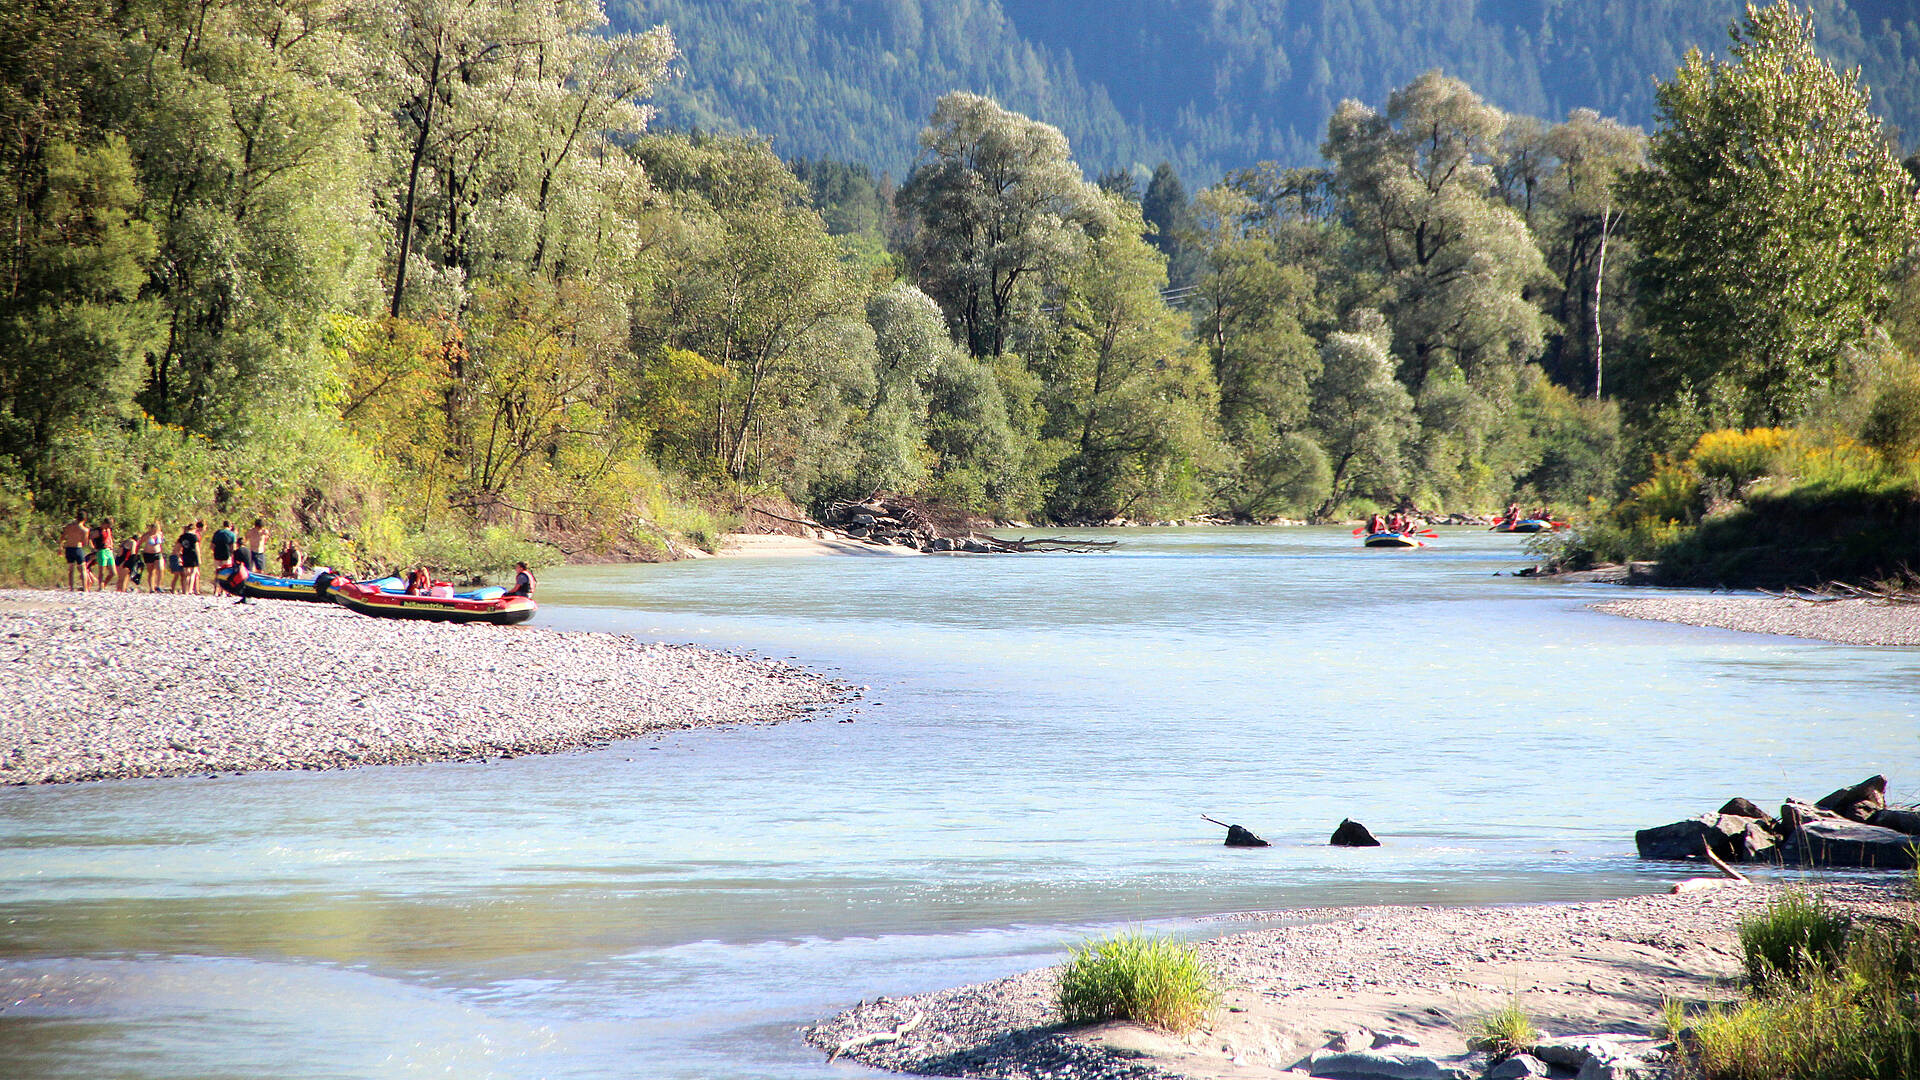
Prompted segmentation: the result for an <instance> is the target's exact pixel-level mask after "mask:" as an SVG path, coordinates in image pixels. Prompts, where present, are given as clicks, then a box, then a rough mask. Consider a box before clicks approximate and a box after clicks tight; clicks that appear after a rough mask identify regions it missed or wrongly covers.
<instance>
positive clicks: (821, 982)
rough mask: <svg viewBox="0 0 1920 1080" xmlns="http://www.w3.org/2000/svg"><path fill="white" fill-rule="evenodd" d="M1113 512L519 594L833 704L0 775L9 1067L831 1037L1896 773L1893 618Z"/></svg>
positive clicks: (412, 1055)
mask: <svg viewBox="0 0 1920 1080" xmlns="http://www.w3.org/2000/svg"><path fill="white" fill-rule="evenodd" d="M1110 538H1113V539H1117V540H1119V541H1120V546H1119V547H1118V548H1116V549H1115V550H1114V552H1112V553H1111V554H1104V555H1087V556H1041V557H995V558H970V559H960V558H925V559H906V558H897V559H894V558H872V559H852V558H846V559H740V560H713V561H700V562H691V563H679V564H674V565H668V566H632V567H578V568H568V569H565V570H555V571H551V572H549V573H548V574H546V575H544V582H543V585H542V591H541V600H542V605H543V606H542V609H541V616H540V623H541V624H542V625H546V626H553V627H563V628H587V629H602V630H617V631H622V632H629V633H634V634H637V635H639V636H641V637H643V638H648V639H661V640H667V641H695V642H700V643H704V644H711V645H717V646H723V647H728V648H734V649H743V650H756V651H759V652H761V653H764V654H766V655H770V656H775V657H780V658H788V657H793V658H796V659H797V660H799V661H801V662H804V663H806V664H809V665H811V666H814V667H816V668H820V669H825V670H829V671H831V672H832V673H834V674H837V675H840V676H842V677H845V678H848V679H851V680H853V681H855V682H858V683H862V684H865V685H867V686H868V687H869V688H870V689H869V690H868V692H867V693H866V695H865V697H864V700H863V701H862V702H861V703H860V704H859V705H858V706H857V711H856V712H854V713H852V714H851V716H850V719H851V720H852V721H853V722H852V723H837V722H834V719H835V718H823V719H819V720H816V721H814V722H812V723H794V724H788V725H784V726H779V727H770V728H743V729H736V730H719V731H704V732H693V733H685V734H679V735H673V736H670V737H665V738H660V739H654V740H642V741H638V742H633V743H625V744H620V745H617V746H614V747H611V748H608V749H606V750H601V751H595V752H590V753H579V754H564V755H558V756H553V757H545V758H522V759H516V760H513V761H506V762H493V763H488V764H449V765H436V766H417V767H409V768H376V769H362V770H355V771H350V772H339V773H327V774H312V773H290V774H262V775H256V776H247V777H222V778H220V779H217V780H207V779H186V780H167V781H127V782H114V783H104V784H93V785H84V786H70V787H55V788H45V789H8V790H0V1062H4V1063H5V1064H4V1066H0V1074H4V1075H5V1076H7V1077H19V1078H23V1080H24V1078H37V1077H97V1076H108V1075H111V1076H126V1077H228V1076H231V1077H256V1076H267V1075H271V1076H277V1077H302V1078H304V1077H339V1076H348V1077H390V1076H392V1077H398V1076H416V1075H446V1076H460V1077H496V1076H497V1077H516V1078H517V1077H639V1076H646V1077H686V1078H695V1077H700V1078H732V1077H739V1078H748V1077H777V1078H788V1077H792V1078H802V1077H825V1076H835V1077H846V1076H857V1075H863V1073H862V1072H861V1071H860V1070H859V1069H858V1068H857V1067H853V1066H848V1065H846V1064H845V1063H838V1064H836V1065H834V1066H832V1067H830V1068H829V1067H827V1066H825V1065H824V1064H823V1063H822V1061H821V1055H819V1054H816V1053H814V1052H812V1051H810V1050H808V1049H806V1048H805V1047H804V1046H803V1045H802V1044H801V1043H800V1041H799V1037H798V1035H797V1028H798V1027H799V1026H800V1025H802V1024H804V1023H806V1022H808V1021H809V1020H812V1019H815V1018H817V1017H820V1016H823V1015H826V1014H828V1013H830V1012H832V1011H834V1010H835V1009H836V1008H838V1007H841V1006H843V1005H846V1004H850V1003H851V1002H853V1001H854V1000H856V999H859V998H861V997H871V996H873V995H875V994H881V993H886V994H897V993H908V992H914V991H920V990H927V989H933V988H937V987H942V986H947V985H953V984H957V983H962V982H969V981H976V980H979V979H984V978H990V977H994V976H998V975H1002V974H1006V973H1009V972H1012V971H1017V970H1022V969H1025V968H1028V967H1033V966H1037V965H1039V964H1042V963H1046V962H1048V961H1050V960H1051V959H1052V958H1054V957H1055V956H1056V955H1057V954H1058V952H1059V950H1060V949H1061V948H1062V947H1063V946H1064V944H1066V943H1069V942H1071V941H1074V940H1077V938H1078V937H1079V936H1081V935H1083V934H1085V933H1088V932H1092V931H1094V930H1096V929H1100V928H1104V927H1110V926H1113V925H1116V924H1126V923H1134V924H1140V923H1146V924H1155V925H1162V924H1164V925H1166V926H1168V927H1170V928H1174V929H1180V930H1185V931H1190V932H1196V933H1212V932H1216V931H1217V929H1218V928H1217V927H1216V926H1215V925H1214V924H1211V923H1208V922H1206V921H1205V920H1206V919H1207V917H1208V916H1213V915H1218V914H1223V913H1230V912H1240V911H1250V910H1276V909H1284V908H1289V907H1299V906H1306V905H1319V904H1359V903H1382V902H1417V903H1478V902H1517V901H1529V900H1545V899H1571V898H1596V897H1606V896H1617V895H1623V894H1628V893H1635V892H1647V891H1658V890H1663V889H1664V888H1665V886H1666V884H1667V883H1668V882H1669V881H1670V880H1671V879H1672V878H1674V877H1675V876H1678V875H1677V874H1676V873H1675V872H1674V871H1673V870H1670V869H1668V868H1665V867H1659V866H1649V865H1643V864H1641V863H1640V862H1639V861H1638V860H1636V859H1634V858H1633V850H1632V833H1633V830H1634V829H1636V828H1640V827H1644V826H1646V825H1649V824H1654V823H1659V822H1665V821H1670V820H1673V819H1675V818H1677V817H1681V816H1684V815H1686V814H1690V813H1694V812H1697V811H1699V810H1702V809H1712V808H1713V807H1714V806H1717V805H1718V804H1719V803H1720V802H1721V801H1722V800H1724V799H1726V798H1727V797H1729V796H1731V795H1745V796H1748V797H1750V798H1753V799H1755V800H1756V801H1759V802H1761V803H1762V804H1766V803H1770V802H1777V801H1778V800H1779V799H1780V798H1781V797H1782V796H1785V795H1787V794H1797V795H1803V796H1818V795H1820V794H1824V793H1825V792H1826V791H1828V790H1831V789H1832V788H1834V787H1838V786H1840V785H1841V784H1842V783H1849V782H1852V781H1854V780H1858V779H1859V778H1861V777H1863V776H1866V775H1868V774H1870V773H1873V772H1886V773H1888V774H1889V775H1891V776H1892V777H1893V781H1894V788H1895V792H1894V794H1895V795H1896V797H1904V798H1907V799H1914V798H1917V797H1920V689H1916V688H1917V687H1920V650H1914V649H1859V648H1848V647H1842V646H1836V645H1826V644H1820V643H1815V642H1804V641H1795V640H1791V639H1781V638H1769V637H1760V636H1753V635H1744V634H1736V633H1729V632H1724V631H1716V630H1702V629H1694V628H1689V627H1680V626H1670V625H1665V624H1655V623H1641V622H1634V621H1630V620H1625V619H1615V618H1611V617H1607V616H1602V615H1598V614H1595V613H1592V612H1590V611H1587V610H1585V605H1586V604H1587V603H1589V602H1592V601H1593V600H1596V599H1603V598H1606V597H1608V596H1612V595H1616V594H1617V590H1610V589H1607V588H1606V587H1600V586H1566V585H1552V584H1546V583H1538V582H1530V581H1516V580H1513V579H1511V578H1508V577H1496V576H1495V574H1496V572H1498V571H1507V570H1511V569H1513V568H1514V567H1517V566H1520V565H1523V564H1524V562H1525V559H1524V558H1523V557H1521V555H1520V547H1521V544H1522V542H1523V541H1522V539H1521V538H1518V537H1512V536H1498V535H1493V534H1488V533H1485V532H1480V531H1477V530H1445V531H1443V536H1442V538H1441V540H1440V541H1439V542H1438V543H1437V544H1436V545H1435V546H1434V547H1433V548H1430V549H1427V550H1423V551H1411V552H1395V551H1367V550H1364V549H1362V548H1360V547H1359V545H1358V543H1357V541H1355V540H1354V539H1353V538H1352V537H1351V536H1350V535H1348V534H1347V533H1346V532H1345V531H1344V530H1333V529H1191V530H1125V531H1116V532H1114V533H1112V534H1111V537H1110ZM1203 812H1204V813H1210V814H1212V815H1213V816H1215V817H1219V818H1221V819H1223V820H1227V821H1236V822H1240V823H1243V824H1245V825H1247V826H1249V827H1251V828H1253V829H1254V830H1255V831H1257V832H1259V833H1261V834H1262V835H1264V836H1265V837H1266V838H1267V839H1269V840H1271V841H1273V842H1274V845H1275V846H1274V847H1272V848H1268V849H1262V850H1255V851H1230V850H1226V849H1223V848H1222V847H1220V846H1219V840H1220V836H1221V833H1220V831H1219V830H1218V829H1217V828H1215V827H1214V826H1211V825H1208V824H1206V823H1205V822H1202V821H1201V820H1199V817H1198V815H1199V814H1200V813H1203ZM1343 817H1353V818H1356V819H1358V820H1361V821H1363V822H1365V823H1366V824H1367V825H1368V826H1370V827H1371V828H1372V829H1373V830H1374V831H1375V832H1376V833H1378V834H1379V835H1380V836H1381V837H1382V838H1383V840H1385V841H1386V846H1385V847H1383V848H1380V849H1378V850H1372V851H1347V850H1334V849H1329V848H1327V847H1325V846H1324V844H1325V841H1326V837H1327V835H1328V834H1329V833H1330V832H1331V831H1332V829H1333V826H1334V825H1335V824H1337V823H1338V822H1339V821H1340V819H1341V818H1343Z"/></svg>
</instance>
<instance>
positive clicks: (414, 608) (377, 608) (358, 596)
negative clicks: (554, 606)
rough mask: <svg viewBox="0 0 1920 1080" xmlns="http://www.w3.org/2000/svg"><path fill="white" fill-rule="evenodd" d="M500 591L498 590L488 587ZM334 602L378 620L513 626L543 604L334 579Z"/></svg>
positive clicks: (330, 588)
mask: <svg viewBox="0 0 1920 1080" xmlns="http://www.w3.org/2000/svg"><path fill="white" fill-rule="evenodd" d="M485 591H488V592H497V590H485ZM327 594H328V595H329V596H331V597H332V598H333V601H334V603H336V604H339V605H341V606H342V607H345V608H348V609H350V610H352V611H357V612H359V613H360V614H362V615H371V616H373V617H375V618H379V619H429V620H432V621H434V622H458V623H492V624H493V625H495V626H511V625H513V624H514V623H523V622H526V621H527V620H528V619H531V618H533V613H534V612H536V611H538V610H540V605H538V604H536V603H534V602H533V599H532V598H531V597H527V596H500V595H494V596H491V597H488V598H486V599H480V598H477V597H474V596H456V595H452V594H451V593H449V594H447V595H443V596H408V595H406V593H404V592H391V591H388V590H386V589H382V588H378V587H376V585H375V584H374V583H361V582H355V581H344V580H340V579H335V580H334V581H333V582H331V583H330V584H329V585H328V586H327Z"/></svg>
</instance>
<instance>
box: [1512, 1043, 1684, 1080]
mask: <svg viewBox="0 0 1920 1080" xmlns="http://www.w3.org/2000/svg"><path fill="white" fill-rule="evenodd" d="M1657 1047H1658V1044H1657V1043H1655V1042H1654V1041H1653V1040H1652V1039H1647V1038H1642V1037H1640V1036H1635V1035H1563V1036H1561V1037H1559V1038H1554V1039H1543V1040H1541V1041H1540V1042H1538V1043H1535V1044H1534V1047H1533V1056H1534V1057H1537V1058H1539V1059H1540V1060H1541V1061H1544V1062H1546V1063H1547V1064H1549V1065H1558V1066H1559V1067H1560V1068H1563V1069H1572V1070H1574V1072H1575V1075H1576V1076H1577V1078H1578V1080H1639V1078H1641V1077H1650V1076H1654V1075H1657V1073H1658V1070H1657V1068H1656V1067H1655V1066H1654V1065H1653V1064H1652V1059H1653V1058H1654V1057H1656V1056H1657V1055H1658V1054H1659V1050H1658V1048H1657Z"/></svg>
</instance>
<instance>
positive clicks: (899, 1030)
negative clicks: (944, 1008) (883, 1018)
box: [827, 1012, 927, 1063]
mask: <svg viewBox="0 0 1920 1080" xmlns="http://www.w3.org/2000/svg"><path fill="white" fill-rule="evenodd" d="M926 1018H927V1014H926V1013H924V1012H915V1013H914V1014H913V1018H912V1019H910V1020H904V1021H902V1022H900V1023H898V1024H895V1025H894V1026H893V1030H892V1031H874V1032H869V1033H868V1034H865V1035H855V1036H853V1037H852V1038H850V1039H842V1040H840V1044H839V1045H838V1046H835V1047H834V1048H833V1049H832V1050H829V1051H827V1061H828V1062H829V1063H831V1062H832V1061H833V1059H835V1058H837V1057H840V1056H841V1055H842V1054H845V1053H848V1052H849V1051H853V1050H858V1049H860V1048H861V1047H863V1046H880V1045H882V1044H885V1043H892V1042H899V1041H900V1039H901V1037H902V1036H904V1035H906V1034H907V1033H908V1032H910V1031H912V1030H913V1029H914V1028H917V1027H919V1026H920V1024H921V1021H924V1020H925V1019H926Z"/></svg>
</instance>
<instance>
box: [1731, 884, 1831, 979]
mask: <svg viewBox="0 0 1920 1080" xmlns="http://www.w3.org/2000/svg"><path fill="white" fill-rule="evenodd" d="M1847 926H1848V922H1847V917H1846V916H1845V915H1842V914H1840V913H1839V912H1837V911H1834V910H1833V909H1831V908H1829V907H1828V906H1827V905H1826V903H1825V902H1824V901H1822V900H1821V899H1820V898H1819V897H1817V896H1809V895H1808V894H1806V893H1803V892H1800V891H1798V890H1792V891H1789V892H1787V893H1785V894H1784V895H1782V896H1781V897H1780V898H1779V899H1778V900H1775V901H1773V902H1772V903H1770V904H1768V905H1767V909H1766V910H1765V911H1763V912H1761V913H1760V914H1758V915H1755V916H1754V917H1752V918H1750V919H1747V920H1745V921H1743V922H1742V923H1741V924H1740V951H1741V958H1742V960H1743V961H1744V962H1745V964H1746V968H1747V983H1748V985H1749V986H1751V987H1752V988H1753V989H1754V990H1755V991H1756V992H1757V993H1761V994H1766V993H1769V992H1771V991H1773V990H1775V989H1779V988H1782V987H1791V986H1798V985H1802V984H1804V983H1805V982H1806V981H1807V980H1808V979H1810V978H1814V977H1818V976H1822V975H1825V974H1826V973H1828V972H1831V971H1833V970H1834V968H1835V967H1836V966H1837V965H1838V964H1839V962H1840V960H1841V958H1842V956H1843V955H1844V954H1845V952H1846V947H1847Z"/></svg>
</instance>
